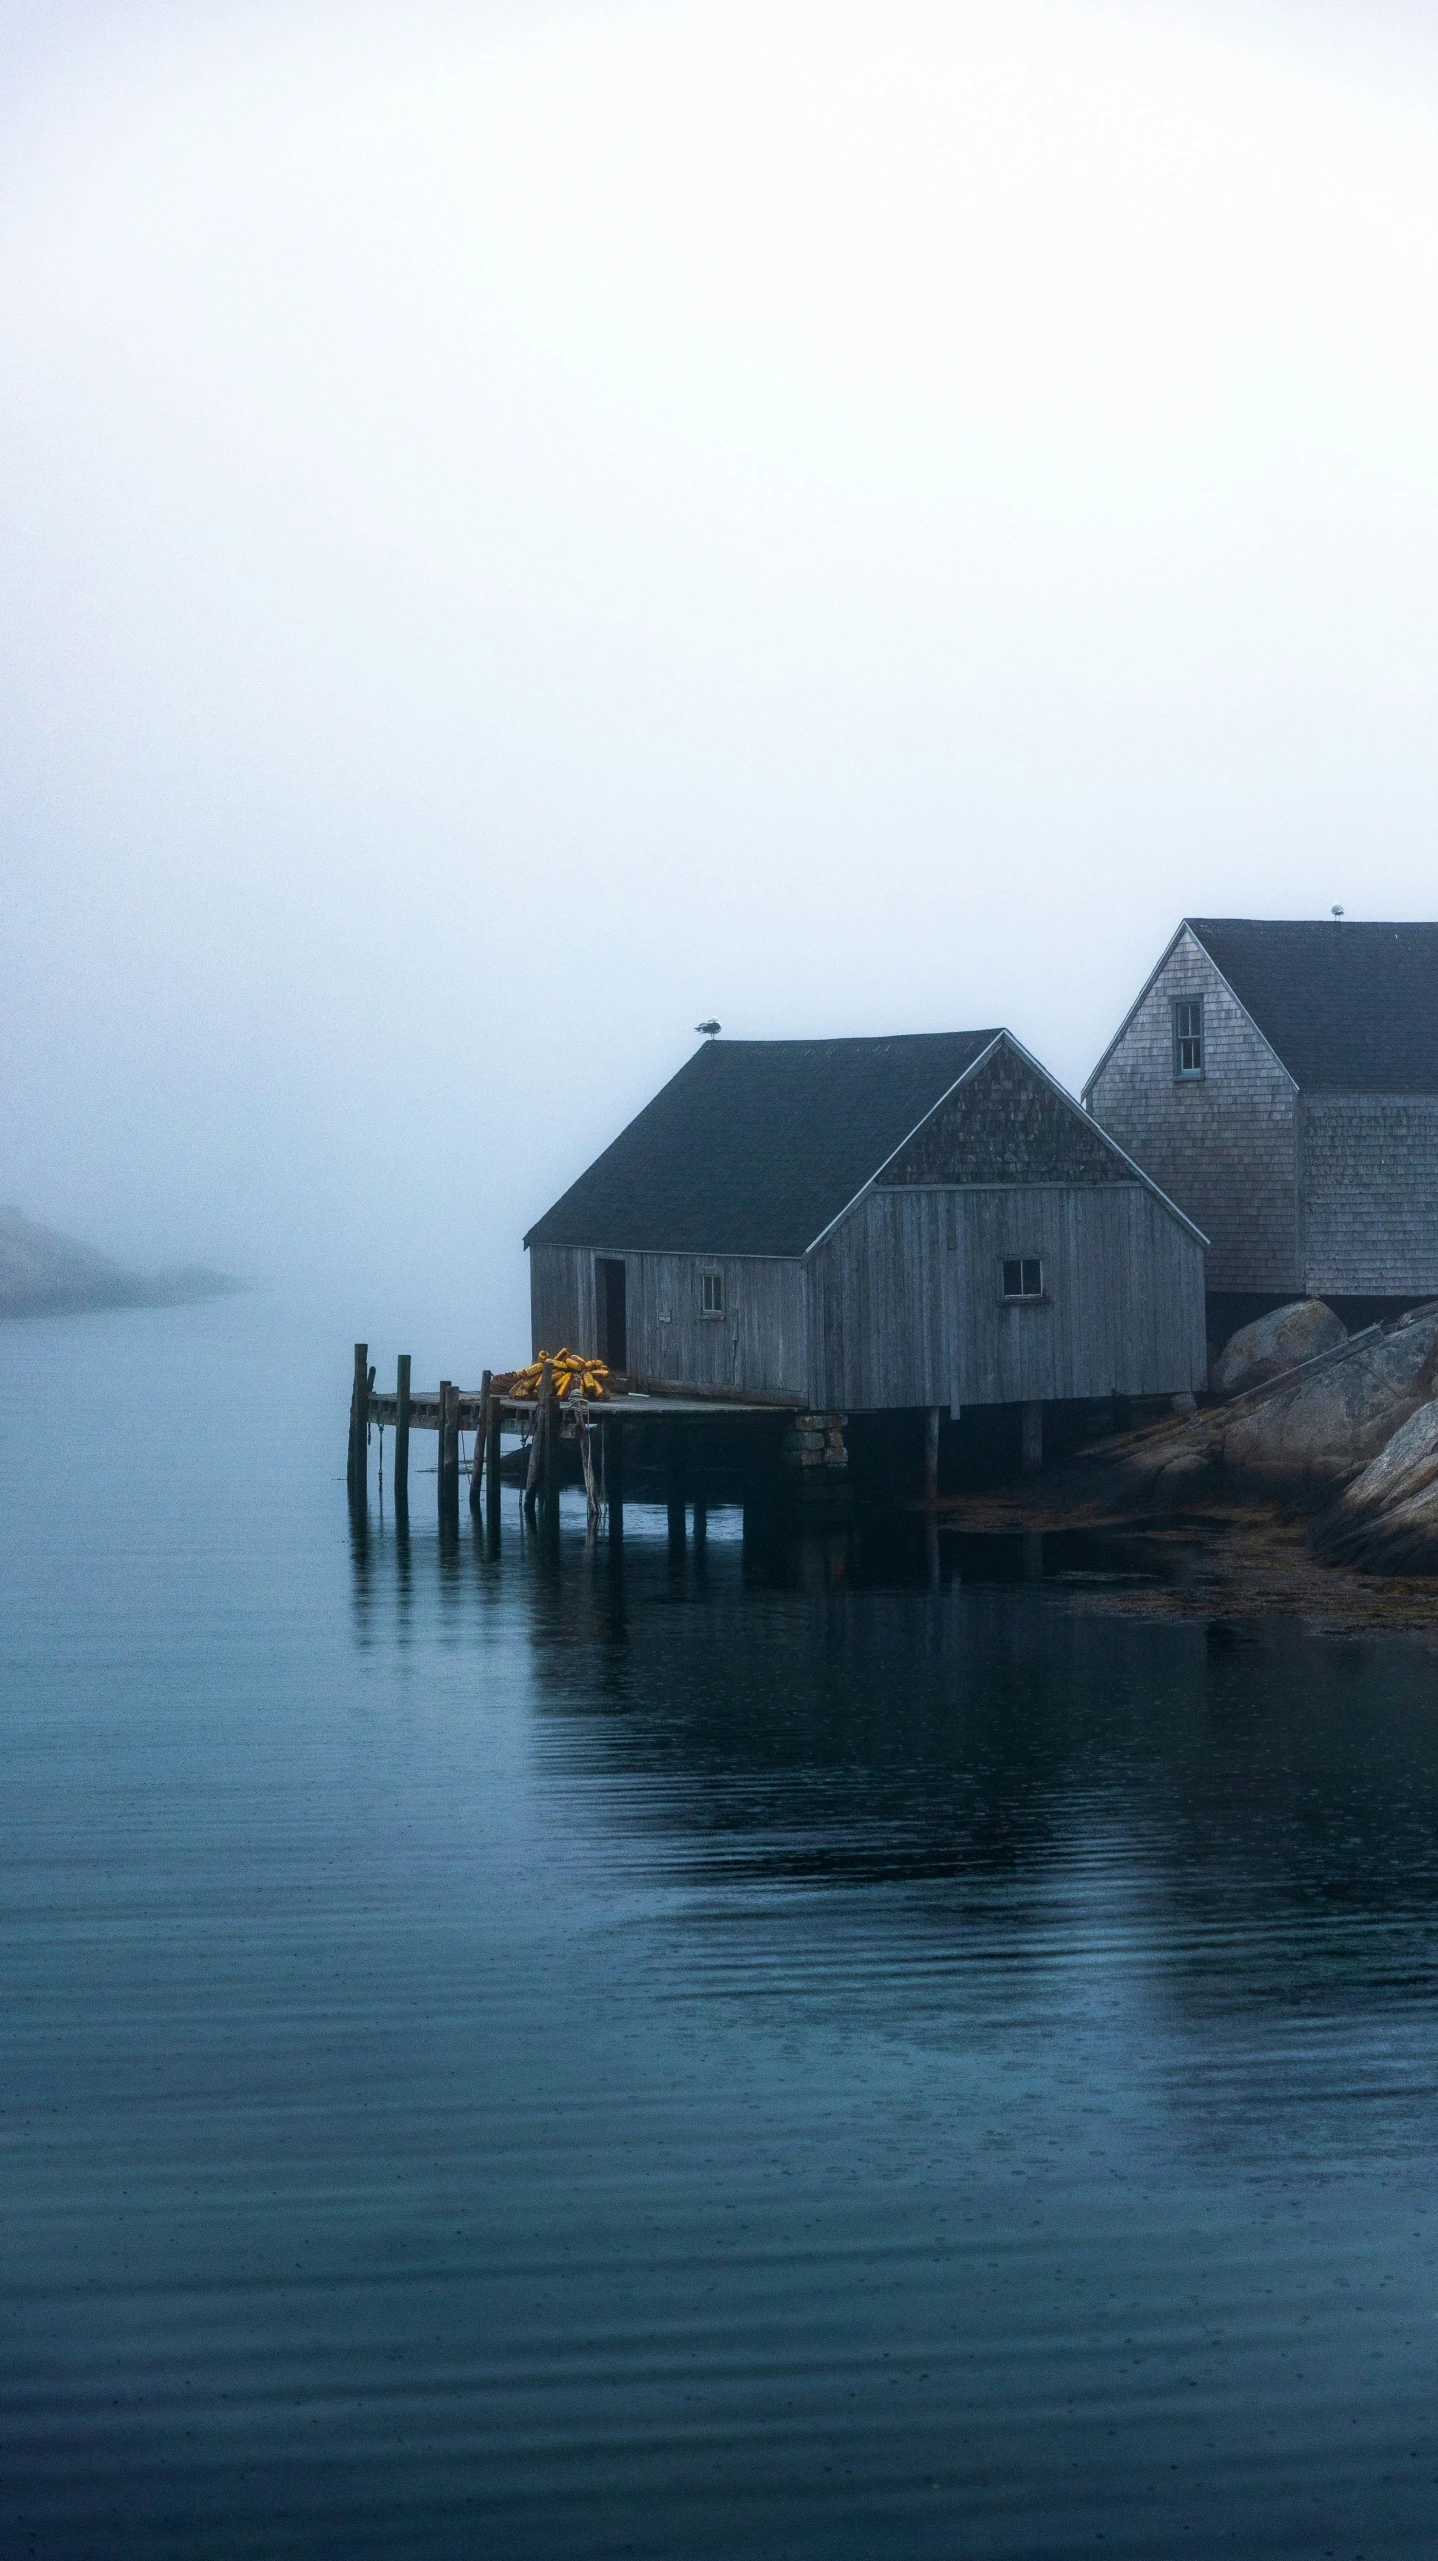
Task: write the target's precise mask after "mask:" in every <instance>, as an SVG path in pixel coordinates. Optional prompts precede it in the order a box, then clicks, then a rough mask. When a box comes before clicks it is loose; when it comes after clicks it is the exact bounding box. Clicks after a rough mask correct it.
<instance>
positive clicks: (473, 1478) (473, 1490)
mask: <svg viewBox="0 0 1438 2561" xmlns="http://www.w3.org/2000/svg"><path fill="white" fill-rule="evenodd" d="M493 1376H494V1372H493V1370H489V1369H487V1370H486V1371H485V1373H484V1376H483V1378H482V1379H481V1380H480V1382H479V1420H478V1422H477V1423H476V1424H475V1427H474V1464H473V1466H472V1467H471V1469H470V1471H469V1508H470V1510H471V1511H472V1512H473V1514H474V1516H475V1519H476V1520H478V1518H479V1513H480V1505H481V1502H482V1500H483V1493H482V1488H483V1485H484V1459H485V1451H486V1448H487V1446H488V1442H489V1382H490V1380H491V1379H492V1377H493Z"/></svg>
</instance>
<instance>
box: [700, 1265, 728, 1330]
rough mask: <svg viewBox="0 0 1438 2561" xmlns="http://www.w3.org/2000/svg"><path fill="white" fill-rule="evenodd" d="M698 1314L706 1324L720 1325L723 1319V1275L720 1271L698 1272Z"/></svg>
mask: <svg viewBox="0 0 1438 2561" xmlns="http://www.w3.org/2000/svg"><path fill="white" fill-rule="evenodd" d="M699 1315H700V1319H701V1321H702V1322H703V1323H704V1324H706V1325H722V1323H723V1321H724V1275H723V1273H722V1272H701V1273H700V1275H699Z"/></svg>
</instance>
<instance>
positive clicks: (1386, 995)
mask: <svg viewBox="0 0 1438 2561" xmlns="http://www.w3.org/2000/svg"><path fill="white" fill-rule="evenodd" d="M1185 922H1186V923H1187V925H1188V927H1189V930H1190V932H1191V933H1192V934H1193V935H1194V936H1195V937H1196V939H1197V940H1198V941H1199V942H1200V943H1201V944H1202V945H1203V948H1204V950H1205V951H1206V952H1207V953H1208V956H1209V958H1210V960H1211V961H1212V962H1213V964H1214V966H1215V968H1216V969H1218V970H1220V971H1221V972H1222V974H1223V976H1224V977H1225V978H1226V979H1227V981H1228V983H1229V986H1230V987H1231V988H1232V989H1233V992H1234V994H1235V996H1236V997H1237V998H1238V1001H1239V1003H1240V1004H1241V1005H1242V1006H1243V1007H1244V1009H1245V1011H1246V1012H1247V1013H1249V1014H1250V1015H1251V1016H1252V1018H1253V1020H1254V1022H1255V1023H1256V1024H1257V1025H1258V1028H1259V1030H1260V1031H1261V1032H1262V1034H1263V1037H1264V1039H1265V1040H1266V1041H1267V1042H1268V1044H1269V1046H1270V1048H1272V1049H1273V1050H1275V1051H1276V1052H1277V1055H1278V1056H1279V1058H1281V1059H1282V1061H1283V1064H1284V1066H1285V1067H1286V1068H1287V1070H1288V1072H1289V1074H1290V1076H1291V1077H1292V1078H1293V1080H1294V1082H1295V1084H1298V1085H1300V1086H1305V1087H1308V1088H1309V1089H1310V1090H1315V1091H1319V1092H1329V1093H1348V1094H1434V1093H1438V925H1370V924H1364V923H1359V922H1357V921H1355V922H1352V923H1350V922H1349V921H1347V920H1346V919H1331V920H1329V921H1328V922H1326V923H1319V922H1315V921H1311V920H1305V921H1301V922H1294V923H1279V922H1275V921H1271V920H1269V919H1267V918H1260V917H1251V916H1189V917H1187V918H1186V919H1185Z"/></svg>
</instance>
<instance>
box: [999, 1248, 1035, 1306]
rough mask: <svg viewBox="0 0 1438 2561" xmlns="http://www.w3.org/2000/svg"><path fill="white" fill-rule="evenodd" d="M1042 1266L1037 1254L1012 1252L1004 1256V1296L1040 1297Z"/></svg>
mask: <svg viewBox="0 0 1438 2561" xmlns="http://www.w3.org/2000/svg"><path fill="white" fill-rule="evenodd" d="M1043 1294H1044V1267H1043V1265H1042V1263H1041V1262H1040V1261H1039V1258H1038V1256H1037V1254H1014V1255H1006V1256H1005V1258H1004V1296H1005V1298H1042V1296H1043Z"/></svg>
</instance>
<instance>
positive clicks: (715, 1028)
mask: <svg viewBox="0 0 1438 2561" xmlns="http://www.w3.org/2000/svg"><path fill="white" fill-rule="evenodd" d="M694 1028H695V1030H696V1031H697V1032H702V1033H703V1034H704V1037H705V1039H706V1040H717V1039H718V1037H719V1034H720V1033H721V1032H722V1030H723V1029H724V1026H723V1024H722V1023H713V1022H710V1023H696V1024H695V1026H694Z"/></svg>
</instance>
